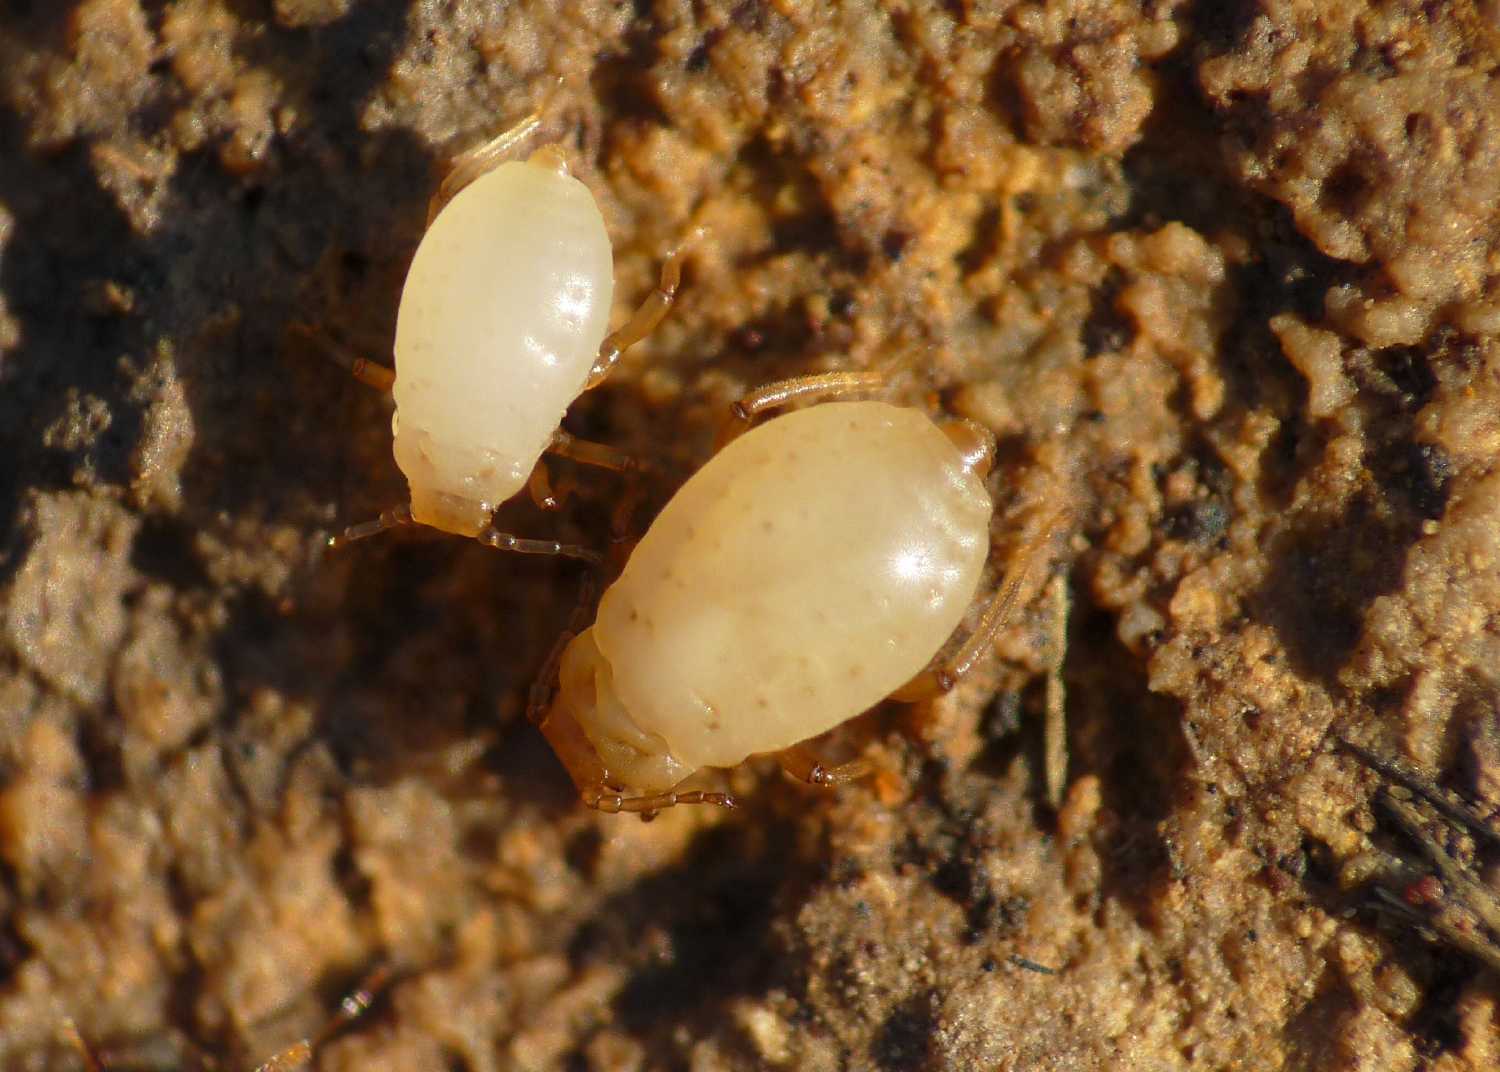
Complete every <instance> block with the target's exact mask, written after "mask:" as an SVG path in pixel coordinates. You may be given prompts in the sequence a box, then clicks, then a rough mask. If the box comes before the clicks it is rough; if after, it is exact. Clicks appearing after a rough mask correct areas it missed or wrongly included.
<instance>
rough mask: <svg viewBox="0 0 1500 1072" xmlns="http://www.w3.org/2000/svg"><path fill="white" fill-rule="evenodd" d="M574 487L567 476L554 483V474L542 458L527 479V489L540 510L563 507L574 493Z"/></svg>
mask: <svg viewBox="0 0 1500 1072" xmlns="http://www.w3.org/2000/svg"><path fill="white" fill-rule="evenodd" d="M574 487H575V485H574V483H573V481H571V480H568V479H566V478H564V479H563V480H562V481H560V482H559V483H557V484H553V482H552V474H551V473H549V472H548V471H547V463H546V462H544V461H542V460H541V459H540V458H539V459H537V463H536V467H535V468H534V469H532V470H531V477H530V478H529V479H528V480H527V481H526V491H527V493H528V494H529V495H530V496H531V501H532V502H534V503H535V504H536V505H537V508H538V509H540V510H556V509H558V508H559V507H561V506H562V504H563V503H565V502H567V500H568V496H569V495H571V494H572V493H573V489H574Z"/></svg>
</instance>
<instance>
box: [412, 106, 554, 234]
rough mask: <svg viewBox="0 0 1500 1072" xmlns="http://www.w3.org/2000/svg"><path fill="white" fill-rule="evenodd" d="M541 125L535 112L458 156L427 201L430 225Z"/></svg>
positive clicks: (539, 118) (540, 118)
mask: <svg viewBox="0 0 1500 1072" xmlns="http://www.w3.org/2000/svg"><path fill="white" fill-rule="evenodd" d="M541 125H542V117H541V116H540V115H538V114H537V113H536V112H532V113H531V114H530V115H528V116H526V118H524V119H522V120H521V121H520V122H519V123H517V124H516V125H515V126H513V127H511V128H510V129H509V130H504V131H501V132H500V133H499V134H497V135H496V136H495V137H493V138H491V139H490V140H489V141H487V142H485V143H484V144H483V145H479V146H476V147H474V148H473V149H470V150H468V151H467V152H464V153H460V154H459V155H458V156H456V157H454V158H453V162H452V163H451V164H450V165H449V167H448V173H447V174H446V175H444V176H443V180H442V182H440V183H438V188H437V192H436V193H434V194H433V195H432V199H431V200H430V201H428V202H427V225H428V226H429V227H430V226H432V221H433V220H434V219H436V218H437V214H438V213H439V212H441V211H442V210H443V206H444V205H446V204H447V203H448V202H449V201H452V200H453V199H454V198H455V197H457V196H458V194H459V191H460V190H462V189H463V188H464V187H465V186H467V185H469V183H471V182H473V181H474V180H475V179H477V178H479V177H480V176H481V175H483V174H485V173H486V172H489V171H493V170H494V169H495V168H496V167H498V166H499V165H501V164H503V163H504V162H505V160H506V158H508V157H510V156H513V155H514V154H515V151H516V148H517V147H518V146H519V145H520V144H521V143H522V142H524V141H525V140H526V139H527V138H529V137H531V136H532V135H533V134H535V133H536V130H537V128H538V127H539V126H541Z"/></svg>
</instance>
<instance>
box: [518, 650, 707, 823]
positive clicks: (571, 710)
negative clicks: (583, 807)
mask: <svg viewBox="0 0 1500 1072" xmlns="http://www.w3.org/2000/svg"><path fill="white" fill-rule="evenodd" d="M542 732H543V733H544V734H545V735H546V737H547V740H548V742H549V743H550V744H551V745H552V747H553V750H554V751H556V752H557V754H558V756H559V757H561V759H562V760H563V763H564V764H566V765H567V767H568V772H569V773H570V774H571V775H572V776H573V780H574V781H575V782H577V783H578V786H579V788H580V789H587V788H589V785H588V784H587V783H591V782H592V783H595V784H606V785H610V786H614V787H616V788H619V789H629V790H631V791H634V792H639V793H661V792H665V791H667V790H669V789H672V788H674V787H676V786H677V785H678V783H680V782H681V781H682V780H683V779H684V778H686V777H687V776H688V775H690V774H692V773H693V768H691V767H689V766H687V765H686V764H684V763H682V762H680V761H679V760H678V759H676V758H675V757H674V756H673V755H672V753H671V749H670V747H669V746H668V745H667V743H666V742H665V741H664V740H662V739H661V738H660V737H658V736H657V735H656V734H654V733H647V732H645V731H644V730H642V729H641V728H640V726H638V725H636V722H635V720H634V719H633V718H631V717H630V713H629V712H628V711H626V710H625V707H624V705H622V704H621V703H620V700H619V697H617V696H616V695H615V690H614V675H613V673H612V671H611V670H610V665H609V661H608V660H607V659H605V658H604V655H603V653H602V652H600V650H599V647H598V645H597V644H595V643H594V631H593V630H592V629H585V630H584V631H583V632H582V633H580V634H578V636H576V637H574V638H573V641H572V643H570V644H569V645H568V648H567V650H566V651H565V652H564V653H563V657H562V665H561V667H560V668H559V673H558V690H557V697H556V699H554V700H553V702H552V707H551V709H550V710H549V711H548V712H547V718H546V720H545V721H544V722H543V723H542ZM589 752H592V755H588V754H587V753H589ZM590 768H592V769H590Z"/></svg>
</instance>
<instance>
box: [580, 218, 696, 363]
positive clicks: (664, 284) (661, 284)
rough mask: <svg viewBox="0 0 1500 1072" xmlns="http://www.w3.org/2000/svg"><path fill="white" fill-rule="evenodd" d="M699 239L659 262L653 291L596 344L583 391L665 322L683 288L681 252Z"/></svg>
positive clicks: (690, 240) (684, 244)
mask: <svg viewBox="0 0 1500 1072" xmlns="http://www.w3.org/2000/svg"><path fill="white" fill-rule="evenodd" d="M702 237H703V229H702V228H701V227H700V228H699V229H698V230H697V231H695V232H694V233H693V234H692V235H690V236H689V237H688V240H687V242H685V243H683V245H680V246H678V247H677V248H676V249H674V250H673V251H672V252H671V253H668V254H667V256H666V259H665V260H663V261H662V262H661V279H660V280H658V282H657V284H656V288H655V289H654V290H652V291H651V293H650V294H648V295H646V300H645V301H643V302H641V304H640V307H639V308H638V309H636V311H635V312H634V313H633V314H632V315H631V317H630V319H629V320H627V321H625V323H624V325H622V326H621V327H620V328H619V330H617V331H611V332H610V333H609V334H608V335H606V336H604V341H603V342H602V343H600V344H599V356H598V357H596V358H594V367H593V368H592V369H591V370H590V371H589V379H588V383H586V384H584V387H583V389H584V390H585V391H591V390H593V389H594V388H595V387H598V386H599V385H600V384H601V383H603V382H604V379H605V377H607V376H608V375H609V374H610V372H612V371H613V370H614V367H615V365H616V364H618V363H619V360H620V355H622V354H623V353H624V352H625V351H626V350H628V349H630V348H631V347H632V346H634V345H635V344H636V343H638V342H640V341H641V340H642V339H644V338H645V337H646V336H647V335H650V334H651V333H652V332H653V331H655V330H656V326H657V325H658V324H660V323H661V322H662V321H663V320H665V319H666V316H667V312H668V310H670V309H671V308H672V302H673V301H675V300H676V299H677V288H678V287H679V286H680V285H681V284H682V254H683V251H684V249H685V248H686V246H687V245H688V244H689V243H692V242H696V241H698V240H700V239H701V238H702Z"/></svg>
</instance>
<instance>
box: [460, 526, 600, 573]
mask: <svg viewBox="0 0 1500 1072" xmlns="http://www.w3.org/2000/svg"><path fill="white" fill-rule="evenodd" d="M474 539H476V540H478V541H479V542H480V543H482V544H484V545H485V546H486V547H493V548H494V549H495V550H496V551H514V552H515V553H516V554H519V555H557V556H560V557H562V558H576V559H577V560H578V561H580V562H587V563H588V564H589V565H591V566H602V565H604V557H603V556H602V555H600V554H599V552H598V551H595V550H592V549H591V548H588V547H583V546H582V545H580V544H576V543H558V542H557V541H556V540H528V539H525V538H523V537H521V536H514V535H512V534H511V533H509V532H501V531H500V530H499V529H497V528H495V526H494V525H491V526H490V527H489V528H487V529H485V530H484V531H483V532H481V533H480V534H479V535H477V536H475V537H474Z"/></svg>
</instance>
